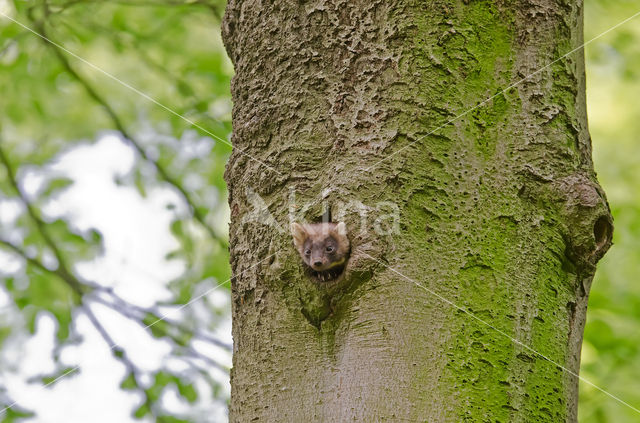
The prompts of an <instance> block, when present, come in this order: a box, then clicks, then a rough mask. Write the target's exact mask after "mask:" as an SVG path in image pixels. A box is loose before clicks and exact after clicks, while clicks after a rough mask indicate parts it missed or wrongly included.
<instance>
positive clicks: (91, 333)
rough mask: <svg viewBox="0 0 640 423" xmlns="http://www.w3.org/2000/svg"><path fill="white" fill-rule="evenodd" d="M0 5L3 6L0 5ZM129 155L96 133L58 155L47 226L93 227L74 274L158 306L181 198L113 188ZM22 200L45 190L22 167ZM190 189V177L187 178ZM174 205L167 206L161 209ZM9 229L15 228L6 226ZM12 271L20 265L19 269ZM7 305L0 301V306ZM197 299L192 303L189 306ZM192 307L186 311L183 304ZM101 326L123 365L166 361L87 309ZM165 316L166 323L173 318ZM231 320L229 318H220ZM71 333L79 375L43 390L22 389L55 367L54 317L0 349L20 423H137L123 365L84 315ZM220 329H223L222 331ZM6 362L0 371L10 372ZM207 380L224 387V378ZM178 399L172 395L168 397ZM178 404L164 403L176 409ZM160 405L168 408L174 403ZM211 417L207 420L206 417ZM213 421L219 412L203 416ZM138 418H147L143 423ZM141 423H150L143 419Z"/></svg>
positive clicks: (6, 216)
mask: <svg viewBox="0 0 640 423" xmlns="http://www.w3.org/2000/svg"><path fill="white" fill-rule="evenodd" d="M0 2H2V0H0ZM135 160H136V156H135V154H134V151H133V150H132V149H131V148H130V147H129V146H128V145H127V144H126V143H124V142H123V141H122V139H121V138H119V137H118V136H114V135H106V136H103V137H101V138H100V139H99V140H98V141H97V142H96V143H94V144H87V145H81V146H78V147H76V148H73V149H71V150H69V151H67V152H65V153H63V154H62V155H61V156H59V157H58V159H57V160H56V161H55V162H54V164H53V165H51V166H50V167H48V168H45V169H44V170H42V172H50V173H53V174H55V175H56V176H57V177H58V176H60V175H66V176H68V177H70V178H71V179H72V180H73V181H74V184H73V185H71V186H70V187H68V188H67V189H66V190H64V191H62V192H61V193H60V194H59V195H56V196H54V198H52V199H51V200H50V201H49V202H48V203H47V204H46V205H45V206H44V207H43V208H42V212H43V215H44V216H45V218H46V219H47V220H50V219H54V218H58V217H62V216H65V217H66V218H67V219H68V220H69V221H70V222H71V223H72V225H73V226H74V228H76V229H77V230H79V231H88V230H90V229H97V230H98V231H99V232H100V233H101V234H102V236H103V245H104V252H103V254H101V255H100V256H99V257H98V258H96V259H95V260H92V261H90V262H84V263H80V264H78V265H77V267H76V270H77V271H78V273H79V274H80V275H81V276H82V277H84V278H86V279H87V280H90V281H93V282H96V283H99V284H102V285H106V286H111V287H113V288H114V290H115V292H116V293H117V294H118V295H119V296H121V297H122V298H124V299H125V300H128V301H130V302H132V303H135V304H137V305H140V306H142V307H148V306H151V305H153V304H154V303H156V302H157V301H162V300H168V299H170V293H169V291H168V289H167V288H166V284H167V283H168V282H169V281H170V280H171V279H173V278H176V277H178V276H179V275H181V274H182V273H183V271H184V270H185V265H184V263H183V262H182V261H179V260H171V261H167V260H165V256H166V255H167V254H168V253H169V252H171V251H173V250H175V249H176V248H179V243H178V241H177V240H176V239H175V238H174V237H173V236H172V235H171V233H170V231H169V226H170V222H171V221H172V220H173V218H174V217H175V216H176V214H178V215H183V214H185V213H186V209H185V208H184V206H183V205H182V200H181V199H180V198H179V197H178V196H177V194H176V193H175V192H173V191H172V190H171V189H168V188H148V190H147V196H146V197H142V196H140V194H139V192H138V191H137V190H136V189H135V188H132V187H129V186H122V185H118V184H116V183H115V180H116V179H117V178H118V177H122V176H124V175H126V174H127V173H129V172H130V171H131V169H132V167H133V165H134V163H135ZM21 171H22V172H24V173H22V174H21V176H26V180H24V181H22V183H23V184H24V185H23V186H24V188H25V191H27V194H29V195H33V194H34V193H35V192H36V191H38V190H39V189H40V188H41V187H42V181H43V178H42V175H39V174H38V169H37V168H25V169H22V170H21ZM193 183H195V184H196V185H197V183H198V182H197V181H193ZM168 204H173V205H178V206H177V207H175V208H173V209H168V208H167V205H168ZM0 206H4V207H1V208H2V210H0V221H13V220H15V218H16V217H17V214H19V213H23V212H24V211H23V210H20V209H19V205H17V207H18V209H16V205H14V204H11V203H10V202H6V201H5V202H0ZM11 226H13V225H11ZM12 265H13V266H19V265H20V261H19V260H16V259H15V256H13V257H12V256H11V255H9V254H4V253H2V254H0V266H2V268H3V269H5V270H11V269H12V268H13V267H11V266H12ZM16 270H17V269H16ZM210 297H211V298H210V299H212V300H214V302H215V303H216V304H224V303H228V301H229V300H228V295H227V294H225V293H216V294H215V295H211V296H210ZM2 304H4V301H0V307H1V306H2ZM196 304H197V303H194V304H193V305H195V306H196V307H197V305H196ZM190 307H191V306H190ZM92 310H93V311H94V312H95V314H96V316H97V317H98V319H99V321H100V322H101V323H102V324H103V325H104V326H105V328H106V329H107V331H108V333H109V334H110V335H111V336H112V337H113V340H114V341H115V342H116V343H118V344H119V345H120V346H122V347H123V348H124V349H125V351H126V352H127V354H128V356H129V357H130V359H131V360H132V361H133V362H134V363H135V364H136V365H137V366H138V367H139V368H140V369H142V370H152V369H157V368H158V367H160V366H161V365H162V364H163V363H165V364H166V362H167V355H168V353H169V352H170V346H169V344H168V343H167V342H166V341H163V340H158V339H155V338H153V337H152V336H150V335H149V333H148V332H147V331H146V330H144V329H143V328H142V327H140V326H139V325H137V324H135V323H134V322H132V321H130V320H128V319H126V318H125V317H122V316H120V315H119V314H117V313H115V312H114V311H112V310H109V309H107V308H106V307H102V306H94V307H92ZM177 316H178V315H174V313H169V317H173V318H175V317H177ZM226 320H228V322H227V321H226ZM226 320H225V323H224V324H222V325H221V326H222V327H221V328H219V329H218V331H217V332H218V333H217V335H220V338H221V340H224V341H226V342H229V343H230V342H231V328H230V319H229V318H227V319H226ZM74 321H75V323H76V330H77V332H78V333H79V334H80V335H81V336H82V337H83V342H82V343H81V344H79V345H75V346H70V347H65V348H64V349H63V350H62V351H61V355H60V357H61V360H62V362H63V363H64V364H65V365H67V366H70V367H75V366H77V365H79V366H80V372H79V373H75V374H73V375H69V376H67V377H64V378H63V379H61V380H60V381H58V382H56V383H55V385H54V386H52V387H50V388H43V387H42V384H41V383H39V382H36V383H27V382H26V381H27V379H29V378H30V377H33V376H34V375H36V374H41V373H43V372H45V373H46V372H50V371H52V370H53V362H52V359H51V353H52V348H53V344H54V343H53V333H54V331H55V321H54V320H53V319H52V318H51V317H50V316H48V315H47V314H44V313H43V314H42V315H41V316H39V318H38V331H37V334H36V335H35V336H33V337H30V338H28V339H27V340H26V341H23V342H14V343H11V344H10V343H9V342H7V343H6V344H5V350H7V349H9V348H7V347H9V345H11V346H14V347H15V348H13V350H12V351H3V354H2V357H0V358H4V359H7V358H9V357H11V360H12V361H13V362H14V363H15V364H16V365H15V366H13V367H16V368H17V371H15V372H11V371H6V372H3V374H0V378H2V379H3V383H4V384H5V385H6V387H7V388H8V391H9V394H10V395H11V397H12V399H13V400H15V401H17V402H18V404H20V405H21V406H23V407H25V408H27V409H30V410H33V411H35V412H36V413H37V416H36V417H35V418H33V419H29V420H25V421H27V422H30V423H34V422H35V423H60V422H65V423H87V422H91V423H102V422H104V423H114V422H117V423H128V422H131V423H133V422H140V421H141V420H136V419H134V418H133V417H131V412H132V410H134V409H135V408H137V407H138V406H139V405H140V404H141V401H142V398H141V397H140V395H139V394H138V393H131V392H127V391H122V390H121V389H119V385H120V383H121V382H122V380H123V378H124V376H125V368H124V366H123V365H122V364H121V363H120V362H118V361H116V360H115V359H114V358H113V356H112V352H111V351H110V346H108V345H107V344H106V343H105V341H104V339H102V337H101V336H100V335H99V334H98V332H97V331H96V330H95V328H94V327H93V326H92V325H91V323H90V322H89V321H88V319H87V318H86V316H84V315H83V314H82V313H80V312H77V313H76V318H75V320H74ZM223 328H224V329H223ZM199 349H202V346H200V348H199ZM212 353H213V354H215V355H210V356H211V357H212V358H214V359H215V360H216V361H218V362H220V363H223V364H225V365H230V361H229V354H228V353H227V352H225V351H215V352H213V351H212ZM9 367H12V366H6V367H5V366H2V368H1V369H7V368H9ZM214 373H216V374H215V375H214V374H212V376H213V377H215V378H216V379H217V380H219V381H220V382H221V383H223V384H224V386H225V388H226V389H225V390H226V391H227V392H228V380H227V378H226V377H224V376H221V375H219V374H218V373H221V372H219V371H214ZM172 396H173V397H175V393H173V395H172V394H171V393H169V394H168V395H167V399H170V398H172ZM204 400H206V401H202V402H201V401H200V400H199V404H198V407H197V408H198V410H202V415H203V416H204V417H203V420H201V421H207V422H209V421H212V422H219V421H226V407H225V406H224V403H222V402H220V403H218V404H212V401H211V399H210V397H208V398H206V399H204ZM178 401H180V399H179V398H173V399H172V400H171V401H169V402H170V403H171V404H173V405H178V404H177V402H178ZM171 404H165V405H171ZM206 416H209V417H206ZM212 416H216V417H215V418H214V419H213V420H210V419H211V418H212ZM142 421H145V420H142ZM146 421H148V420H146Z"/></svg>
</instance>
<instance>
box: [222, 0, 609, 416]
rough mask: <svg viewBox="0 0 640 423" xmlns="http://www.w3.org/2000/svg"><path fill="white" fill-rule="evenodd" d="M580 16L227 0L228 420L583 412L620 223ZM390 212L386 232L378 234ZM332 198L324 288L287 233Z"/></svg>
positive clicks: (401, 1)
mask: <svg viewBox="0 0 640 423" xmlns="http://www.w3.org/2000/svg"><path fill="white" fill-rule="evenodd" d="M582 12H583V7H582V1H576V0H519V1H512V2H508V1H496V2H490V1H480V0H432V1H411V0H397V1H393V2H390V1H382V0H367V1H361V0H315V1H314V0H309V1H304V0H299V1H293V0H276V1H273V2H262V1H257V0H242V1H241V0H230V2H229V4H228V6H227V11H226V15H225V19H224V24H223V37H224V40H225V44H226V47H227V51H228V53H229V55H230V57H231V59H232V61H233V63H234V66H235V71H236V75H235V77H234V79H233V83H232V94H233V100H234V110H233V127H234V133H233V144H234V147H235V150H234V152H233V154H232V156H231V159H230V161H229V164H228V167H227V173H226V179H227V182H228V185H229V192H230V197H229V204H230V207H231V226H230V245H231V264H232V269H233V273H234V279H233V283H232V298H233V310H232V313H233V338H234V356H233V370H232V376H231V386H232V392H231V405H230V420H231V421H232V422H250V421H265V422H342V421H360V422H374V421H394V422H395V421H420V422H427V421H428V422H459V421H474V422H475V421H492V422H493V421H501V422H506V421H509V422H533V421H535V422H547V421H548V422H558V421H570V422H573V421H576V412H577V411H576V410H577V391H578V379H577V377H576V375H577V373H578V371H579V361H580V346H581V342H582V332H583V326H584V322H585V313H586V307H587V296H588V292H589V287H590V284H591V280H592V277H593V273H594V271H595V264H596V262H597V261H598V260H599V258H600V257H602V255H603V254H604V253H605V252H606V250H607V249H608V248H609V246H610V243H611V233H612V219H611V216H610V213H609V209H608V205H607V202H606V199H605V196H604V193H603V192H602V190H601V188H600V187H599V185H598V183H597V181H596V176H595V173H594V171H593V164H592V161H591V146H590V138H589V133H588V128H587V116H586V106H585V75H584V58H583V54H582V50H581V49H579V50H577V51H576V52H575V53H572V54H570V55H568V56H567V57H566V58H563V59H562V60H557V59H558V58H560V57H562V56H563V55H564V54H566V53H568V52H570V51H571V50H573V49H575V48H577V47H579V46H581V44H582V42H583V39H582V37H583V36H582ZM523 78H524V80H522V79H523ZM512 84H517V85H515V86H514V87H512V88H510V87H511V85H512ZM507 88H509V89H507ZM488 98H491V100H489V101H485V100H486V99H488ZM436 128H437V130H435V129H436ZM434 130H435V131H434ZM292 193H295V201H291V199H292V198H293V197H292ZM256 199H259V201H258V202H256ZM381 202H386V203H385V204H394V205H395V206H397V208H398V209H397V210H398V211H399V228H398V230H396V231H387V232H381V231H379V230H375V227H374V226H375V225H373V224H372V222H371V221H372V220H373V219H375V218H376V217H379V216H378V215H377V214H376V213H378V214H381V213H382V210H381V208H380V207H379V205H380V204H381ZM256 204H258V205H262V207H263V209H261V210H256ZM307 204H310V205H309V206H308V207H306V206H305V205H307ZM354 205H358V207H354ZM324 207H329V208H330V209H331V211H332V212H333V214H334V216H336V215H340V216H341V217H342V219H343V220H345V221H346V223H347V227H348V228H349V230H350V232H349V237H350V239H351V244H352V252H351V258H350V260H349V262H348V266H347V269H346V271H345V274H344V275H343V277H341V278H340V279H339V280H337V281H335V282H332V283H317V282H315V281H313V280H311V279H309V278H308V277H307V275H306V274H305V272H304V269H303V268H302V263H301V260H300V258H299V256H298V254H297V252H296V251H295V249H294V248H293V244H292V241H291V236H290V234H289V233H288V231H286V230H283V229H282V228H286V227H288V223H289V220H290V217H291V216H292V215H293V216H294V217H297V218H299V219H301V220H305V221H317V219H318V218H319V216H321V215H322V213H323V209H324ZM258 208H259V207H258ZM257 211H259V213H257ZM358 212H359V213H361V214H362V213H366V214H367V216H368V221H367V224H365V225H363V224H361V220H360V217H358ZM257 215H259V216H261V217H262V218H261V219H256V216H257ZM266 215H268V216H271V218H269V219H265V218H264V216H266ZM274 223H277V224H274ZM265 259H266V260H265ZM261 260H264V261H261Z"/></svg>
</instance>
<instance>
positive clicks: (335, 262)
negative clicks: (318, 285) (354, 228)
mask: <svg viewBox="0 0 640 423" xmlns="http://www.w3.org/2000/svg"><path fill="white" fill-rule="evenodd" d="M291 234H292V235H293V243H294V245H295V247H296V249H297V250H298V253H299V254H300V257H301V258H302V260H303V262H304V263H305V264H306V265H307V266H308V267H309V268H310V269H311V270H312V274H313V276H315V277H316V278H318V279H320V280H323V281H325V280H330V279H334V278H335V277H337V276H339V274H340V273H341V269H342V268H344V264H345V262H346V260H347V257H348V255H349V250H350V243H349V238H348V237H347V227H346V225H345V224H344V222H340V223H303V224H300V223H293V224H291ZM329 248H332V249H333V250H332V251H328V250H327V249H329ZM332 269H333V270H332ZM336 270H339V271H337V272H336Z"/></svg>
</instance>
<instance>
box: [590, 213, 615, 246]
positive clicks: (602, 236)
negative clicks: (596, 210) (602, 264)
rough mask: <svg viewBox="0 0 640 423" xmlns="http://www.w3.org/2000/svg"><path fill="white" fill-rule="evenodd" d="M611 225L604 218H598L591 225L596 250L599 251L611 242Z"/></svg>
mask: <svg viewBox="0 0 640 423" xmlns="http://www.w3.org/2000/svg"><path fill="white" fill-rule="evenodd" d="M611 229H612V228H611V224H610V223H609V219H607V218H606V217H605V216H600V217H599V218H598V220H596V223H595V225H593V237H594V238H595V240H596V248H597V249H598V250H599V249H601V248H602V247H604V246H605V245H606V244H607V243H608V242H609V241H611V232H612V230H611Z"/></svg>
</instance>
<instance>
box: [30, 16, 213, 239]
mask: <svg viewBox="0 0 640 423" xmlns="http://www.w3.org/2000/svg"><path fill="white" fill-rule="evenodd" d="M29 18H30V20H31V23H32V24H33V25H34V26H35V28H36V30H37V31H38V32H39V33H40V34H41V35H42V36H43V37H44V38H42V37H39V38H40V40H42V42H43V43H45V45H46V46H48V47H49V48H51V49H52V51H53V53H54V54H55V56H56V57H57V59H58V60H59V62H60V64H61V65H62V67H63V68H64V69H65V70H66V71H67V73H69V75H71V77H73V78H74V79H75V80H76V81H77V82H78V83H79V84H80V85H81V86H82V87H83V88H84V90H85V91H86V92H87V94H88V95H89V97H91V98H92V99H93V100H94V101H95V102H96V103H98V104H99V105H100V106H102V108H103V109H104V110H105V112H106V114H107V115H108V116H109V118H110V119H111V121H112V122H113V125H114V127H115V129H116V130H117V131H118V132H120V133H121V134H122V136H123V137H124V139H125V140H127V141H128V142H129V144H130V145H131V146H132V147H133V149H134V150H135V151H136V152H137V153H138V154H139V155H140V157H142V159H143V160H144V161H145V162H147V163H149V164H151V165H152V166H153V167H154V169H155V170H156V172H157V174H158V175H159V176H160V178H161V179H162V180H164V181H165V182H167V183H168V184H169V185H171V186H173V187H174V188H175V189H176V190H177V191H178V192H179V193H180V195H181V196H182V198H183V200H184V201H185V203H187V205H188V206H189V208H190V209H191V213H192V215H193V217H194V218H195V220H196V221H197V222H198V223H200V225H201V226H202V227H203V228H204V229H205V231H207V233H208V234H209V236H210V237H211V238H212V239H213V240H214V241H215V242H217V243H218V244H219V245H220V246H221V247H223V248H226V244H225V242H224V241H223V240H222V239H220V237H218V236H217V234H216V233H215V231H214V229H213V228H212V227H211V226H210V225H209V224H208V223H207V222H206V219H205V216H203V215H202V213H200V211H199V210H198V208H197V206H196V204H195V202H194V201H193V199H192V198H191V195H190V194H189V193H188V192H187V190H185V189H184V187H183V186H182V185H181V184H180V183H179V182H178V181H177V180H176V179H175V178H174V177H173V176H172V175H171V174H170V173H169V171H168V170H167V169H165V168H164V167H163V166H162V165H161V164H160V163H159V162H158V161H157V160H154V159H152V158H151V157H149V155H148V154H147V152H146V151H145V150H144V148H143V147H142V144H141V143H140V142H139V141H137V140H136V139H135V138H134V137H133V135H132V134H130V133H129V131H128V130H127V128H126V127H125V125H124V123H123V122H122V120H121V119H120V117H119V116H118V115H117V113H116V112H115V110H114V109H113V108H112V107H111V105H110V104H109V102H108V101H107V100H106V99H104V98H103V97H102V96H101V95H100V94H99V93H98V92H97V91H96V89H95V88H94V87H93V86H92V85H91V84H90V83H89V82H88V81H87V80H85V79H84V78H83V77H82V76H81V75H80V74H79V73H78V72H77V71H76V70H75V69H74V68H73V67H72V66H71V64H70V63H69V61H68V60H67V58H66V56H65V55H64V54H63V52H62V51H60V49H59V48H58V46H56V45H55V44H53V43H52V42H50V41H48V40H51V38H50V36H49V35H48V34H47V31H46V29H45V26H44V24H43V22H42V21H38V20H35V19H33V17H32V16H29Z"/></svg>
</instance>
